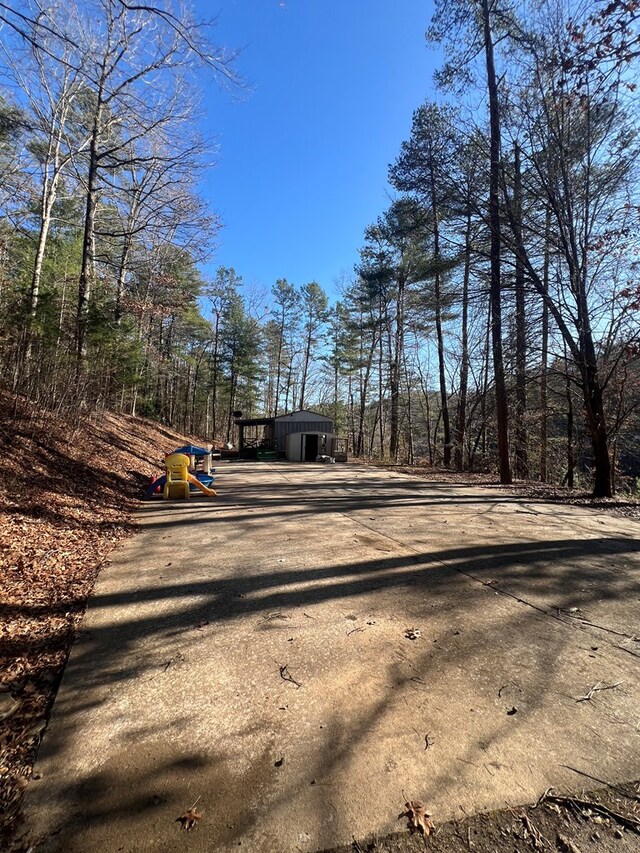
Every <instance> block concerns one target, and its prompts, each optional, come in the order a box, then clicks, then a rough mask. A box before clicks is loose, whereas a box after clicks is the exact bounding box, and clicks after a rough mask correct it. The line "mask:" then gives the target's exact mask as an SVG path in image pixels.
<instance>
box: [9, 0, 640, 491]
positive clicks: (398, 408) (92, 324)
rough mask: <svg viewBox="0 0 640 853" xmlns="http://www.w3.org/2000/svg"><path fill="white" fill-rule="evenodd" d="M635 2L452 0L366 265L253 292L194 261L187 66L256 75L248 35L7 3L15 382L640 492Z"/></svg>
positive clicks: (440, 15) (218, 430)
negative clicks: (245, 50)
mask: <svg viewBox="0 0 640 853" xmlns="http://www.w3.org/2000/svg"><path fill="white" fill-rule="evenodd" d="M639 22H640V3H638V2H637V0H611V2H598V3H593V2H588V3H587V2H577V1H576V0H535V2H531V0H530V2H525V0H473V2H469V0H436V2H435V4H434V13H433V16H432V18H431V21H430V22H429V20H428V15H427V19H426V20H425V28H426V44H425V50H426V49H436V48H437V49H438V50H439V51H440V52H441V54H442V55H443V56H444V57H445V61H444V62H443V63H442V65H441V67H440V69H439V71H438V73H437V79H436V81H435V83H434V85H433V86H431V88H429V82H428V81H425V100H424V101H423V103H421V104H416V105H415V112H414V114H413V121H412V127H411V133H410V135H409V138H407V139H406V140H405V141H404V142H403V143H402V145H401V147H400V149H399V150H398V151H397V155H396V158H395V160H394V161H393V162H392V163H390V164H389V166H388V175H387V176H385V174H384V168H383V169H382V170H381V174H380V182H381V184H383V183H384V180H385V177H388V181H389V183H390V185H391V187H392V188H393V192H392V194H391V195H390V201H389V205H388V207H387V209H386V210H381V211H380V212H379V215H378V217H377V218H376V219H375V221H373V222H371V223H370V224H369V226H368V227H367V228H366V229H365V231H364V233H363V235H362V239H361V244H360V246H357V247H354V250H357V251H358V252H359V258H360V260H359V262H358V263H357V265H356V266H355V268H354V269H353V271H352V272H351V274H349V275H346V276H343V277H342V278H341V280H340V281H338V282H335V283H333V286H331V285H332V283H329V282H323V283H322V284H320V283H318V282H316V281H310V282H296V283H292V282H290V281H288V280H287V279H286V278H285V277H284V275H283V277H282V278H280V279H278V280H277V281H276V282H273V284H272V285H271V286H270V287H267V288H266V289H265V290H264V291H262V290H260V289H259V288H255V287H254V286H253V285H252V286H247V285H246V284H244V283H243V280H242V277H241V276H240V275H239V274H238V273H237V272H236V269H238V270H240V269H241V268H242V258H241V257H239V258H238V259H237V264H235V268H236V269H234V268H228V267H218V269H217V272H216V273H215V275H213V276H207V275H206V274H205V273H204V272H203V271H202V270H203V265H205V264H207V267H208V268H210V269H214V268H215V250H216V240H217V236H218V232H219V229H220V227H221V222H220V219H219V217H218V216H217V214H216V213H215V212H214V211H212V210H211V209H210V207H209V206H208V205H207V204H206V203H205V201H204V199H203V197H202V194H201V189H200V188H201V185H202V181H203V179H204V178H205V177H206V175H207V174H208V172H209V170H210V169H211V168H214V167H215V160H216V150H215V146H214V145H213V143H212V142H211V140H208V139H206V138H202V137H201V136H200V135H199V133H198V130H197V126H198V125H197V111H198V97H197V85H198V83H197V81H198V80H202V79H204V76H207V75H208V78H210V79H211V81H213V83H215V85H218V86H222V87H231V88H233V87H235V86H240V85H242V82H241V81H240V79H239V76H238V74H237V72H236V64H235V58H236V57H235V54H234V52H233V50H232V49H226V48H222V47H219V46H218V45H217V44H216V43H215V41H214V40H213V38H212V33H211V31H210V30H209V29H208V28H207V27H205V26H203V25H201V24H200V23H199V22H198V21H197V20H196V19H195V17H194V16H193V14H192V13H191V12H189V11H188V10H187V9H186V8H185V7H184V6H183V5H182V4H178V3H174V2H173V0H162V2H160V0H158V2H156V3H153V4H146V3H143V4H138V3H130V2H128V1H127V0H65V2H61V0H53V2H52V3H51V4H49V5H48V6H47V7H46V8H45V7H43V6H41V5H40V4H39V3H38V2H36V0H10V2H8V3H6V4H1V5H0V23H1V29H0V50H1V52H2V87H1V89H0V253H1V256H2V266H1V267H0V325H1V334H0V382H1V383H2V385H3V386H4V387H5V388H7V389H8V390H10V391H11V393H12V394H13V395H14V398H15V399H16V400H18V399H19V398H27V399H28V400H30V401H31V402H32V403H33V404H34V405H35V406H37V407H38V408H39V409H40V410H45V411H50V412H52V413H54V414H55V413H64V414H65V415H69V414H74V415H76V416H78V417H85V416H88V415H94V414H99V413H100V412H104V411H107V410H109V411H116V412H123V413H127V414H133V415H140V416H144V417H148V418H151V419H154V420H157V421H159V422H161V423H164V424H166V425H168V426H170V427H172V428H175V429H179V430H182V431H184V432H185V433H189V434H193V435H200V436H202V437H203V438H206V439H207V440H209V441H215V442H221V443H226V442H230V443H232V444H233V443H234V442H235V441H236V431H235V425H234V413H235V412H237V411H241V412H242V413H243V416H244V417H259V416H271V415H277V414H283V413H287V412H291V411H295V410H296V409H302V408H310V409H313V410H317V411H319V412H322V413H324V414H328V415H331V416H332V417H333V418H334V419H335V422H336V431H337V432H338V433H339V434H340V435H341V436H343V437H345V438H347V439H348V445H349V453H350V455H351V456H352V457H356V458H362V459H371V460H375V461H384V462H386V463H391V464H403V465H414V464H426V465H430V466H439V467H444V468H447V469H452V470H456V471H461V472H462V471H488V472H496V473H498V475H499V477H500V481H501V482H502V483H504V484H508V483H510V482H512V481H513V480H514V479H516V480H533V481H539V482H541V483H549V484H555V485H557V486H566V487H568V488H588V489H590V490H591V491H592V492H593V494H594V496H596V497H609V496H611V495H612V494H613V493H614V491H615V490H616V488H617V489H625V490H630V491H634V490H635V488H636V478H637V477H638V476H640V420H639V417H638V406H639V404H640V385H639V378H640V374H639V358H640V340H639V333H640V326H639V324H638V310H639V309H640V285H639V284H638V279H637V270H638V263H639V257H638V250H639V244H638V221H639V215H640V196H639V189H640V185H639V183H638V177H639V175H638V155H639V137H638V104H637V88H636V87H637V82H636V79H637V75H636V67H637V60H638V56H639V55H640V31H639V29H638V23H639ZM203 75H204V76H203ZM187 93H188V96H187ZM354 167H355V166H354ZM212 264H213V265H214V266H212ZM285 273H286V271H285V270H283V274H285ZM334 291H335V292H338V291H339V295H338V298H335V296H334Z"/></svg>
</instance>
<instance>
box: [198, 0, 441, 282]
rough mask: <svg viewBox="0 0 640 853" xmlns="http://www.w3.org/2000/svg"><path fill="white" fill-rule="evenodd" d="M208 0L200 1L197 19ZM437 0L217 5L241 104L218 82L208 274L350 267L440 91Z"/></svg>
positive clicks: (334, 272)
mask: <svg viewBox="0 0 640 853" xmlns="http://www.w3.org/2000/svg"><path fill="white" fill-rule="evenodd" d="M210 4H211V0H195V6H196V11H197V13H198V15H199V16H200V17H201V18H209V17H211V14H212V6H211V5H210ZM431 9H432V4H431V2H429V0H286V2H285V0H221V3H220V5H219V6H217V7H215V8H214V9H213V12H214V14H215V13H217V19H218V23H217V27H216V29H215V31H214V35H215V39H216V41H217V43H219V44H224V45H226V46H228V47H233V48H241V49H242V54H241V56H240V58H239V61H238V66H237V67H238V70H239V72H240V74H241V75H242V76H243V77H244V78H245V79H246V80H247V81H248V82H249V84H250V86H249V89H248V90H247V91H245V92H243V93H242V94H241V96H240V97H239V98H232V97H230V96H229V95H228V94H225V93H223V92H221V91H220V90H219V89H217V88H216V87H214V86H213V85H210V86H209V87H208V90H207V92H206V94H205V99H204V105H203V106H204V110H205V115H206V118H205V119H204V121H205V127H206V131H207V132H208V133H209V134H213V135H214V136H215V137H216V139H217V140H218V142H219V145H220V151H219V163H218V165H217V167H216V168H215V169H214V170H213V171H212V172H211V173H210V175H209V177H208V179H207V182H206V185H205V187H204V191H205V195H206V197H207V199H208V200H209V201H210V202H211V205H212V207H213V208H214V210H216V211H217V212H218V213H219V214H220V215H221V216H222V219H223V221H224V225H225V227H224V229H223V231H222V232H221V234H220V248H219V250H218V252H217V254H216V256H215V258H214V259H213V262H212V263H211V264H210V265H209V266H208V267H207V268H206V269H205V272H208V273H211V272H212V271H213V270H215V268H216V267H218V266H220V265H224V266H233V267H234V268H235V270H236V272H237V273H238V274H240V275H242V276H243V278H244V281H245V283H246V284H248V285H256V284H258V285H264V286H266V287H270V286H271V285H272V284H273V283H274V282H275V280H276V279H277V278H287V279H289V281H292V282H294V283H295V284H297V285H302V284H305V283H306V282H308V281H312V280H316V281H318V282H319V283H320V284H321V285H322V286H323V287H324V288H325V290H327V291H328V292H329V293H331V294H333V293H334V285H333V281H334V279H335V278H336V277H337V276H339V275H340V273H341V272H346V273H351V271H352V270H353V265H354V263H355V262H356V261H357V259H358V248H359V247H360V245H361V244H362V234H363V230H364V228H365V227H366V226H367V225H368V224H369V223H370V222H372V221H374V220H375V218H376V217H377V216H378V215H379V214H381V213H382V212H383V211H384V209H385V208H386V206H387V205H388V197H387V193H388V192H389V191H390V189H389V187H388V185H387V182H386V176H387V166H388V164H389V163H390V162H391V161H393V160H394V159H395V157H396V155H397V153H398V151H399V147H400V143H401V141H402V140H403V139H406V138H407V136H408V134H409V131H410V128H411V115H412V112H413V110H414V109H415V108H416V107H417V106H419V104H420V103H421V102H422V101H423V100H424V99H425V98H426V97H433V96H434V91H433V86H432V79H431V78H432V73H433V70H434V68H435V66H436V64H437V59H436V56H435V54H434V51H433V48H428V47H427V46H426V43H425V39H424V32H425V30H426V28H427V26H428V23H429V18H430V14H431Z"/></svg>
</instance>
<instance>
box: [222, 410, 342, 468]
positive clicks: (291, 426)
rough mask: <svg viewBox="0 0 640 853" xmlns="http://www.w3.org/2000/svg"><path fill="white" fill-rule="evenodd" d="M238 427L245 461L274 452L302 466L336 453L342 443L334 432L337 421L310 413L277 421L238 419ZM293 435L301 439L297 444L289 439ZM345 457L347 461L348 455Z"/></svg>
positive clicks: (297, 440) (288, 416) (284, 416)
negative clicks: (307, 462)
mask: <svg viewBox="0 0 640 853" xmlns="http://www.w3.org/2000/svg"><path fill="white" fill-rule="evenodd" d="M236 425H237V426H238V430H239V443H240V447H239V452H240V455H241V456H244V457H251V458H255V456H256V455H258V456H259V455H260V453H264V452H265V451H270V450H271V451H274V452H275V453H277V454H278V456H280V457H281V458H282V457H285V456H286V458H287V459H291V460H292V461H298V462H300V461H312V460H315V458H316V456H318V455H320V454H326V455H327V456H335V453H336V449H337V443H338V439H337V437H336V436H335V435H334V432H333V419H332V418H329V417H327V416H326V415H321V414H319V413H318V412H312V411H310V410H308V409H302V410H300V411H299V412H291V413H290V414H288V415H280V416H279V417H277V418H238V419H236ZM292 435H294V436H296V437H297V438H296V440H295V441H293V440H291V439H290V438H289V437H290V436H292ZM305 436H308V437H309V438H308V439H307V438H305ZM344 456H345V461H346V453H345V454H344Z"/></svg>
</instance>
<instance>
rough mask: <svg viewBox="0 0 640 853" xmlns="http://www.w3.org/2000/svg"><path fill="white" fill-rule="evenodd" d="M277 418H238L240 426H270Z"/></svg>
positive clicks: (237, 421)
mask: <svg viewBox="0 0 640 853" xmlns="http://www.w3.org/2000/svg"><path fill="white" fill-rule="evenodd" d="M274 421H275V418H236V423H237V424H238V426H268V425H269V424H272V423H273V422H274Z"/></svg>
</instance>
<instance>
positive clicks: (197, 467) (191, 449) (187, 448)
mask: <svg viewBox="0 0 640 853" xmlns="http://www.w3.org/2000/svg"><path fill="white" fill-rule="evenodd" d="M171 453H172V454H173V453H183V454H185V455H186V456H190V457H191V466H190V467H191V468H192V469H193V475H194V476H195V477H196V479H197V480H198V481H199V482H200V483H202V485H203V486H206V488H208V489H210V488H211V487H212V483H213V481H214V480H215V477H213V476H212V474H215V471H216V469H215V468H212V467H211V452H210V451H209V450H205V449H204V448H203V447H196V445H195V444H185V445H184V447H177V448H176V449H175V450H172V451H171ZM169 455H171V454H169ZM166 482H167V476H166V474H164V475H163V476H162V477H158V478H157V479H154V480H152V481H151V483H149V486H148V488H147V490H146V492H145V494H144V499H145V500H151V499H152V498H153V497H156V496H158V495H162V493H163V490H164V487H165V483H166ZM189 491H190V492H197V491H198V488H197V486H194V485H191V486H190V488H189Z"/></svg>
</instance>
